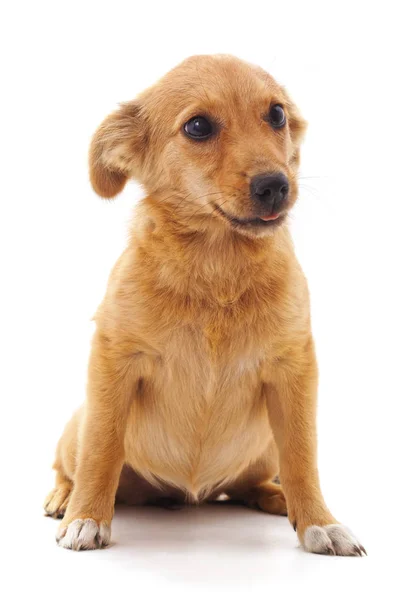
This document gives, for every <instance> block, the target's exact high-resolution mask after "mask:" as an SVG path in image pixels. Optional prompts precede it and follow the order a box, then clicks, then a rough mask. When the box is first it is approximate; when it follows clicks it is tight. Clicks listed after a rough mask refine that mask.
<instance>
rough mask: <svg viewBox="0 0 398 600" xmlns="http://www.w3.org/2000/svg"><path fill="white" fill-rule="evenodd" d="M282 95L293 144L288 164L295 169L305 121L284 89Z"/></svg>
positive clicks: (297, 163) (298, 161)
mask: <svg viewBox="0 0 398 600" xmlns="http://www.w3.org/2000/svg"><path fill="white" fill-rule="evenodd" d="M284 93H285V99H286V102H285V106H286V108H287V112H288V118H289V130H290V136H291V140H292V144H293V148H292V155H291V157H290V161H289V162H290V164H291V166H292V167H296V168H297V167H298V166H299V164H300V145H301V142H302V141H303V139H304V135H305V132H306V130H307V121H306V120H305V119H303V117H302V116H301V113H300V111H299V109H298V108H297V106H296V105H295V103H294V102H293V101H292V100H291V98H290V96H289V95H288V94H287V92H286V90H285V89H284Z"/></svg>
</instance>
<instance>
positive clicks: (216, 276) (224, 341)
mask: <svg viewBox="0 0 398 600" xmlns="http://www.w3.org/2000/svg"><path fill="white" fill-rule="evenodd" d="M275 102H277V103H280V104H282V105H283V107H284V110H285V113H286V116H287V124H286V126H285V127H284V128H283V130H279V131H275V130H273V129H272V128H271V127H270V126H269V124H268V123H267V122H266V120H264V118H263V115H264V114H266V113H267V111H268V110H269V107H270V105H271V104H272V103H275ZM197 114H202V115H203V114H204V115H211V116H212V118H213V119H215V120H216V121H217V123H219V126H220V131H219V133H218V135H217V136H214V137H213V138H211V139H209V140H207V141H206V142H195V141H192V140H190V139H188V137H187V136H186V135H184V133H183V131H182V127H183V124H184V123H185V122H186V121H187V120H188V119H189V118H190V117H192V116H194V115H197ZM305 127H306V125H305V122H304V120H303V119H302V117H301V116H300V114H299V112H298V110H297V108H296V107H295V105H294V104H293V102H292V101H291V100H290V98H289V97H288V95H287V93H286V92H285V91H284V89H282V88H281V87H280V86H279V85H278V84H277V83H276V82H275V81H274V80H273V79H272V78H271V76H270V75H268V74H267V73H265V72H264V71H262V70H261V69H260V68H258V67H254V66H253V65H249V64H247V63H244V62H242V61H239V60H237V59H235V58H233V57H230V56H199V57H192V58H190V59H188V60H186V61H184V62H183V63H182V64H181V65H179V66H178V67H177V68H175V69H174V70H172V71H171V72H170V73H168V74H167V75H166V76H165V77H164V78H163V79H161V80H160V81H159V82H158V83H157V84H156V85H155V86H153V87H152V88H150V89H148V90H146V91H145V92H144V93H143V94H141V96H139V97H138V99H137V100H135V101H132V102H129V103H126V104H124V105H122V106H121V107H120V108H119V110H117V111H116V112H115V113H113V114H112V115H110V116H109V117H108V118H107V119H106V120H105V121H104V123H103V124H102V125H101V126H100V127H99V129H98V130H97V132H96V134H95V135H94V138H93V141H92V145H91V149H90V177H91V182H92V185H93V188H94V190H95V191H96V192H97V193H98V194H99V195H100V196H102V197H105V198H111V197H113V196H115V195H116V194H118V193H119V192H120V191H121V190H122V189H123V187H124V185H125V183H126V181H127V180H128V179H129V178H134V179H136V180H137V181H139V182H140V183H141V184H142V185H143V187H144V188H145V190H146V193H147V196H146V197H145V198H144V199H143V200H142V201H141V203H140V205H139V207H138V210H137V214H136V218H135V220H134V227H133V230H132V232H131V237H130V241H129V243H128V246H127V248H126V250H125V251H124V253H123V254H122V256H121V257H120V259H119V260H118V262H117V264H116V266H115V268H114V270H113V272H112V274H111V277H110V280H109V285H108V290H107V293H106V296H105V298H104V300H103V302H102V304H101V306H100V307H99V309H98V311H97V313H96V316H95V321H96V325H97V329H96V333H95V335H94V339H93V342H92V352H91V359H90V366H89V379H88V393H87V401H86V403H85V405H84V406H83V407H82V408H81V409H80V410H79V411H78V412H77V413H76V414H75V415H74V417H73V418H72V420H71V421H70V423H69V424H68V425H67V427H66V429H65V432H64V434H63V436H62V438H61V440H60V442H59V445H58V449H57V457H56V462H55V465H54V467H55V469H56V470H57V485H56V488H55V490H54V491H53V492H52V493H51V494H50V496H49V497H48V499H47V501H46V511H47V513H49V514H52V515H53V516H63V515H64V513H65V515H64V517H63V521H62V523H61V526H60V531H59V534H58V539H59V540H60V543H61V544H62V545H65V546H67V547H72V548H75V549H79V548H81V547H83V548H84V547H88V548H90V547H97V546H100V545H101V544H102V545H105V544H106V543H107V542H108V538H109V525H110V522H111V520H112V516H113V511H114V502H115V496H116V497H117V499H119V500H121V501H126V502H131V503H145V502H156V501H158V500H161V499H162V498H174V499H175V500H176V501H185V500H186V501H195V502H198V501H204V500H206V499H209V498H215V497H217V496H218V495H219V494H220V493H226V494H227V495H228V496H229V497H230V498H232V499H234V500H238V501H242V502H245V503H247V504H250V505H253V506H258V507H260V508H262V509H263V510H265V511H268V512H272V513H276V514H286V512H287V513H288V516H289V519H290V521H291V523H292V524H294V526H295V527H296V528H297V532H298V536H299V538H300V540H301V542H302V543H303V544H304V546H305V547H307V549H310V550H313V551H322V552H330V553H341V554H355V553H357V554H358V550H359V554H360V553H361V547H360V546H359V545H358V544H357V543H354V542H353V543H352V546H350V551H348V550H347V551H344V549H345V548H346V547H345V546H344V544H343V545H342V544H340V546H339V543H338V542H335V541H334V539H333V535H332V533H330V534H329V538H328V540H329V541H327V542H325V544H326V545H325V547H322V548H321V549H320V550H319V549H318V550H317V549H314V547H309V546H311V544H309V543H308V541H307V542H306V539H305V532H306V531H307V530H308V528H311V527H313V526H317V527H318V529H317V530H316V531H318V530H319V531H322V532H324V531H330V532H332V531H335V529H333V530H332V529H330V530H327V528H326V527H325V526H333V524H335V523H336V520H335V519H334V518H333V516H332V515H331V514H330V512H329V511H328V509H327V508H326V506H325V503H324V500H323V498H322V495H321V492H320V489H319V481H318V473H317V466H316V431H315V411H316V388H317V366H316V359H315V354H314V344H313V340H312V335H311V325H310V314H309V300H308V291H307V285H306V281H305V278H304V275H303V273H302V271H301V268H300V266H299V264H298V262H297V260H296V257H295V254H294V250H293V246H292V242H291V238H290V235H289V231H288V228H287V224H286V221H285V220H284V221H283V222H281V223H280V224H275V226H271V227H267V228H264V229H261V230H256V231H253V230H251V229H247V228H241V227H240V226H239V225H237V224H236V223H235V224H234V223H231V222H230V221H228V219H227V218H226V217H225V215H224V212H222V211H221V210H220V208H221V206H222V210H223V211H225V212H226V213H227V214H230V215H234V216H236V217H237V218H246V217H247V216H248V215H250V214H251V210H252V201H251V198H250V193H249V184H250V179H251V177H253V176H254V175H256V174H258V173H264V172H267V173H268V172H269V173H274V172H282V173H284V174H285V175H286V176H287V177H288V180H289V186H290V191H289V200H288V205H287V207H286V211H285V213H287V211H288V210H289V209H290V208H291V206H292V205H293V204H294V202H295V200H296V197H297V170H298V166H299V147H300V142H301V140H302V137H303V134H304V131H305ZM278 473H279V474H280V480H281V483H282V486H283V492H282V488H281V486H280V485H277V484H276V483H273V480H274V478H275V477H276V475H277V474H278ZM285 498H286V500H285ZM76 523H78V528H77V529H76V526H75V524H76ZM90 527H91V528H92V529H89V528H90ZM336 527H337V526H336ZM322 528H323V529H322ZM79 531H80V533H79ZM91 531H92V535H91V533H90V532H91ZM308 531H309V530H308ZM311 531H312V530H311ZM319 531H318V534H317V535H318V537H319V535H320V534H319ZM339 531H340V530H339ZM82 532H83V533H82ZM107 532H108V533H107ZM325 535H326V534H325ZM347 535H348V534H347ZM79 536H80V537H79ZM325 539H326V538H325ZM65 540H67V541H66V542H65ZM330 540H331V541H330ZM347 547H348V546H347ZM341 548H343V550H341Z"/></svg>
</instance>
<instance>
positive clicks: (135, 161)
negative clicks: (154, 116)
mask: <svg viewBox="0 0 398 600" xmlns="http://www.w3.org/2000/svg"><path fill="white" fill-rule="evenodd" d="M147 142H148V136H147V128H146V123H145V119H144V117H143V115H142V111H141V107H140V105H139V103H138V102H135V101H133V102H128V103H126V104H122V105H121V106H120V108H119V110H117V111H116V112H114V113H112V114H111V115H109V117H107V118H106V119H105V121H104V122H103V123H102V124H101V125H100V126H99V128H98V129H97V131H96V132H95V134H94V136H93V139H92V142H91V146H90V153H89V166H90V181H91V185H92V186H93V188H94V191H95V192H96V193H97V194H98V195H99V196H102V197H103V198H113V197H114V196H116V194H119V193H120V192H121V191H122V190H123V188H124V186H125V184H126V182H127V179H129V178H130V177H134V176H139V173H140V169H141V165H142V161H143V158H144V153H145V148H146V146H147Z"/></svg>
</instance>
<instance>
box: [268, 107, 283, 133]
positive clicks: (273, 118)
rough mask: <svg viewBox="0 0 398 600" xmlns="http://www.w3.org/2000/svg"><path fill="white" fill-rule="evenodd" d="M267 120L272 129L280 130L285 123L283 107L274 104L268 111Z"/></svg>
mask: <svg viewBox="0 0 398 600" xmlns="http://www.w3.org/2000/svg"><path fill="white" fill-rule="evenodd" d="M268 120H269V122H270V124H271V125H272V127H274V128H275V129H280V128H281V127H283V126H284V125H285V123H286V116H285V111H284V110H283V107H282V106H281V105H280V104H274V106H271V109H270V111H269V115H268Z"/></svg>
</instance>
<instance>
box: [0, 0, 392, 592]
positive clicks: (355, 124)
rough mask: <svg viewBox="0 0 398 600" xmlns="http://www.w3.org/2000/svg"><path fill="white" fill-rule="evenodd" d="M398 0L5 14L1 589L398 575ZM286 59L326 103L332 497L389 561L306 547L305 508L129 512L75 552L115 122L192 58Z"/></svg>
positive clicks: (239, 585) (310, 150)
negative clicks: (100, 167)
mask: <svg viewBox="0 0 398 600" xmlns="http://www.w3.org/2000/svg"><path fill="white" fill-rule="evenodd" d="M393 4H394V3H393V2H392V1H391V2H383V1H379V2H377V3H370V2H366V1H364V0H363V1H361V2H353V1H351V2H350V1H348V0H346V1H345V2H341V3H340V2H338V1H334V2H319V1H318V2H311V3H309V2H302V1H296V2H290V3H287V2H282V0H281V1H279V2H277V1H275V0H273V1H272V2H270V1H268V0H261V1H259V2H250V1H248V0H246V1H245V2H242V3H233V2H225V3H224V2H218V3H217V2H215V1H213V2H205V1H201V2H200V3H199V2H198V3H195V4H194V3H190V2H186V3H177V2H159V3H155V2H152V1H147V2H143V3H141V2H140V3H138V2H137V3H136V2H134V1H133V0H130V1H129V2H117V1H112V2H111V1H109V2H99V1H97V2H84V1H80V2H73V1H69V2H40V1H35V2H18V1H13V2H11V1H9V2H5V3H4V4H3V8H2V14H1V15H0V22H1V25H0V27H1V31H0V43H1V46H2V47H1V55H0V56H1V70H2V75H1V83H2V92H1V96H0V103H1V113H0V114H1V131H0V153H1V161H0V166H1V167H0V168H1V188H0V189H1V207H0V211H1V212H0V220H1V232H0V233H1V238H0V243H1V286H2V287H1V296H0V299H1V312H0V315H1V352H2V359H1V371H2V374H1V396H2V399H1V431H2V433H1V445H2V451H1V460H2V467H1V474H2V492H1V503H2V505H3V506H2V510H1V513H0V514H1V518H2V523H1V524H0V536H1V538H2V539H1V548H2V550H1V552H2V553H3V554H4V557H3V561H2V567H4V570H3V575H2V578H1V585H2V586H4V588H6V587H7V586H9V589H8V592H7V596H6V597H8V598H14V597H16V598H18V597H22V596H26V595H27V594H29V595H32V593H33V594H34V596H33V597H35V595H40V597H41V598H44V599H47V598H50V597H51V598H52V597H62V598H63V597H75V598H83V597H85V596H93V597H98V595H100V596H101V597H102V596H103V595H105V593H109V594H112V597H117V596H118V595H121V594H123V595H126V596H127V597H128V596H130V597H133V598H152V597H156V596H159V597H162V598H168V597H169V596H170V597H171V596H172V597H173V598H179V597H184V598H185V597H187V596H188V597H196V596H198V597H199V596H203V595H204V594H209V595H210V598H213V597H214V598H215V597H218V596H221V595H222V596H224V595H227V596H228V597H229V598H235V597H240V596H241V595H242V594H243V595H246V596H247V595H248V594H249V593H253V594H255V593H259V594H261V597H266V594H267V592H273V591H274V592H275V593H277V594H278V595H279V596H280V597H289V596H290V595H293V594H294V595H295V596H296V597H297V596H298V597H299V598H300V597H306V598H316V597H318V596H320V597H322V598H329V597H334V596H336V595H338V596H339V597H341V598H343V599H345V598H348V597H358V596H364V595H366V593H369V594H371V595H372V597H373V596H374V595H375V594H376V593H377V594H378V595H382V594H383V595H384V596H385V597H387V598H392V597H393V596H394V594H396V592H397V585H396V579H395V577H394V568H396V567H395V565H396V558H395V557H394V554H395V556H396V554H397V542H396V536H397V523H396V502H397V497H396V492H397V484H396V476H397V467H396V460H397V443H396V438H397V433H396V403H397V400H398V393H397V392H398V390H397V375H396V372H397V354H398V352H397V339H398V327H397V316H396V307H397V306H398V302H397V301H398V296H397V292H396V283H397V266H396V263H397V254H398V244H397V237H398V236H397V233H396V230H397V216H398V194H397V177H396V174H397V139H398V127H397V109H396V107H397V101H398V94H397V78H396V65H395V63H394V60H393V55H394V54H395V55H396V54H397V51H398V48H397V44H396V19H394V15H393ZM213 52H227V53H232V54H235V55H237V56H239V57H241V58H243V59H246V60H249V61H252V62H255V63H258V64H260V65H261V66H262V67H264V68H265V69H268V70H269V71H270V72H271V73H272V74H273V75H274V76H275V77H276V78H277V79H278V80H279V81H280V82H281V83H283V84H284V85H286V86H287V88H288V90H289V91H290V93H291V94H292V96H293V98H294V99H295V100H296V102H297V103H298V105H299V106H300V107H301V110H302V112H303V114H304V116H305V117H306V118H307V119H308V121H309V124H310V126H309V130H308V135H307V138H306V142H305V145H304V149H303V163H302V170H301V173H302V177H303V179H302V188H301V193H300V201H299V203H298V206H297V208H296V209H295V212H294V215H293V216H292V230H293V234H294V237H295V241H296V248H297V253H298V255H299V258H300V260H301V262H302V264H303V267H304V270H305V272H306V274H307V276H308V279H309V285H310V289H311V296H312V314H313V327H314V334H315V338H316V343H317V350H318V358H319V365H320V373H321V381H320V394H319V419H318V420H319V463H320V472H321V481H322V488H323V491H324V494H325V497H326V500H327V502H328V504H329V506H330V508H331V509H332V511H333V512H334V513H335V515H336V516H337V518H338V519H340V520H341V521H342V522H343V523H345V524H347V525H349V526H350V527H351V528H352V529H353V530H354V531H355V533H356V534H357V535H358V537H359V538H360V539H361V541H362V542H363V544H364V545H365V546H366V548H367V550H368V554H369V556H368V557H367V558H363V559H358V558H339V557H336V558H332V557H323V556H316V555H309V554H306V553H304V552H303V551H302V550H301V549H299V548H298V547H297V542H296V537H295V535H294V533H293V531H292V530H291V528H290V526H289V525H288V522H287V520H286V519H283V518H277V517H271V516H267V515H263V514H261V513H256V512H254V511H249V510H246V509H243V508H232V507H205V508H187V509H184V510H182V511H179V512H168V511H162V510H160V509H157V510H156V509H149V508H139V509H132V508H131V509H124V510H120V511H118V512H117V515H116V520H115V522H114V526H113V540H114V545H113V546H112V547H111V548H109V549H107V550H104V551H97V552H91V553H89V552H86V553H78V554H77V553H72V552H70V551H66V550H64V549H60V548H58V547H57V546H56V545H55V542H54V535H55V530H56V527H57V525H58V523H56V522H54V521H52V520H51V519H45V518H44V517H43V516H42V515H43V511H42V509H41V504H42V501H43V499H44V496H45V495H46V494H47V492H48V491H49V489H50V488H51V486H52V483H53V475H52V473H51V470H50V468H51V463H52V459H53V455H54V449H55V444H56V442H57V439H58V437H59V435H60V433H61V431H62V427H63V425H64V423H65V422H66V420H67V419H68V418H69V417H70V415H71V413H72V411H73V410H74V409H75V408H76V407H77V406H78V405H79V404H80V403H81V402H82V401H83V399H84V389H85V378H86V366H87V358H88V353H89V344H90V337H91V335H92V331H93V324H92V323H91V322H90V318H91V316H92V315H93V313H94V311H95V309H96V307H97V305H98V303H99V302H100V300H101V298H102V295H103V293H104V290H105V285H106V280H107V277H108V274H109V271H110V269H111V267H112V265H113V263H114V262H115V260H116V258H117V256H118V255H119V254H120V252H121V251H122V249H123V247H124V244H125V240H126V233H127V226H128V222H129V215H130V213H131V209H132V206H133V205H134V203H135V202H136V201H137V200H138V199H139V198H140V196H141V195H142V191H141V190H139V189H138V188H137V187H136V186H135V185H134V184H131V185H129V186H128V187H127V188H126V190H125V191H124V192H123V194H122V195H121V196H120V197H119V198H117V200H116V201H115V202H110V203H106V202H104V201H101V200H100V199H98V198H97V197H95V195H94V193H93V192H92V191H91V189H90V186H89V182H88V174H87V147H88V144H89V140H90V136H91V134H92V133H93V131H94V129H95V128H96V127H97V125H98V124H99V123H100V121H101V120H102V119H103V118H104V116H106V115H107V114H108V112H109V111H111V110H112V109H114V108H115V106H116V104H117V103H118V102H120V101H123V100H129V99H132V98H133V97H134V96H135V94H136V93H138V92H139V91H141V90H142V89H143V88H144V87H146V86H147V85H150V84H151V83H153V82H154V81H155V80H156V79H157V78H158V77H159V76H161V75H162V74H163V73H164V72H166V71H167V70H168V69H169V68H171V67H172V66H174V65H175V64H177V63H178V62H179V61H181V60H182V59H183V58H185V57H186V56H189V55H191V54H198V53H213Z"/></svg>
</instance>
